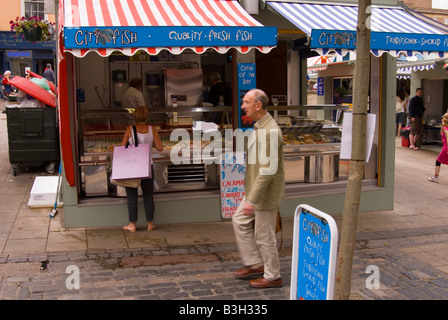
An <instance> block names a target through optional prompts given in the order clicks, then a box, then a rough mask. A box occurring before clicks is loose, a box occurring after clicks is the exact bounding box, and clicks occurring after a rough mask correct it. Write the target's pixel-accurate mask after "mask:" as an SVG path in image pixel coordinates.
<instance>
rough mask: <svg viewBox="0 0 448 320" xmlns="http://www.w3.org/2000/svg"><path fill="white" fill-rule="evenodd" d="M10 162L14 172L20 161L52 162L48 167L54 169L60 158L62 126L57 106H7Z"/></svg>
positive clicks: (24, 162)
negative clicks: (60, 128)
mask: <svg viewBox="0 0 448 320" xmlns="http://www.w3.org/2000/svg"><path fill="white" fill-rule="evenodd" d="M5 113H6V121H7V127H8V146H9V162H10V163H11V165H12V167H13V170H14V175H16V174H17V165H23V166H40V165H43V164H45V163H49V165H48V166H47V171H48V172H49V173H53V172H54V167H55V164H56V163H57V162H58V161H59V130H58V125H57V118H56V109H55V108H51V107H46V108H6V110H5Z"/></svg>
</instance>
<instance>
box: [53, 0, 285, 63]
mask: <svg viewBox="0 0 448 320" xmlns="http://www.w3.org/2000/svg"><path fill="white" fill-rule="evenodd" d="M63 16H64V21H63V22H62V23H63V25H64V46H65V52H71V53H72V54H73V55H74V56H76V57H83V56H85V55H86V54H87V53H88V52H91V51H95V52H97V53H98V54H99V55H101V56H109V55H110V54H111V53H112V52H114V51H117V50H118V51H120V52H122V53H123V54H125V55H128V56H130V55H133V54H134V53H136V52H137V51H139V50H144V51H146V52H147V53H148V54H150V55H156V54H158V53H159V52H160V51H161V50H168V51H170V52H171V53H173V54H180V53H182V52H183V51H184V50H185V49H192V50H193V51H194V52H196V53H204V52H205V51H206V50H207V49H209V48H213V49H215V50H216V51H218V52H219V53H226V52H227V51H228V50H229V49H230V48H235V49H237V50H239V51H240V52H242V53H246V52H248V51H249V50H250V49H252V48H257V49H258V50H260V51H261V52H263V53H268V52H269V51H270V50H271V49H272V48H273V47H275V46H276V45H277V27H265V26H263V25H262V24H260V23H259V22H258V21H257V20H255V19H254V18H252V17H251V16H250V15H249V14H248V13H247V12H246V11H245V10H244V9H243V8H242V7H241V6H240V5H239V3H238V1H235V0H120V1H117V0H65V1H64V14H63Z"/></svg>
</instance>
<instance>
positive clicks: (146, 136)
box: [129, 126, 154, 164]
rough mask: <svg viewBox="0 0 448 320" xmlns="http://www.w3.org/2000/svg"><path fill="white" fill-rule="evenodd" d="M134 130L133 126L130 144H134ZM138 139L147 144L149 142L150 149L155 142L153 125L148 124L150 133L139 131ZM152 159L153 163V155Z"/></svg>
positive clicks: (139, 141)
mask: <svg viewBox="0 0 448 320" xmlns="http://www.w3.org/2000/svg"><path fill="white" fill-rule="evenodd" d="M133 137H134V130H132V127H131V137H130V138H129V144H130V145H134V139H133ZM137 140H138V143H139V144H140V143H145V144H149V150H151V149H152V144H153V143H154V135H153V134H152V127H151V126H148V133H140V132H137ZM150 161H151V164H152V157H150Z"/></svg>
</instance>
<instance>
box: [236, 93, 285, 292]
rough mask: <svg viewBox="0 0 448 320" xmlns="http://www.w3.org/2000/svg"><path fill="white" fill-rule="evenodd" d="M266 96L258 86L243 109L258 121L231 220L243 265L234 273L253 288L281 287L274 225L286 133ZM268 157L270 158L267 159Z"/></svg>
mask: <svg viewBox="0 0 448 320" xmlns="http://www.w3.org/2000/svg"><path fill="white" fill-rule="evenodd" d="M268 102H269V98H268V97H267V95H266V94H265V93H264V92H263V91H262V90H259V89H252V90H250V91H249V92H247V93H246V95H245V96H244V99H243V104H242V106H241V109H242V110H244V111H245V112H246V115H247V116H248V117H250V118H251V119H252V120H254V121H256V123H255V125H254V126H255V128H254V129H255V130H254V131H253V133H252V135H251V137H250V139H249V142H248V150H247V167H246V175H245V182H244V187H245V198H244V199H243V200H242V201H241V202H240V205H239V207H238V209H237V211H236V212H235V214H234V216H233V218H232V221H233V227H234V232H235V237H236V240H237V245H238V249H239V252H240V256H241V260H242V262H243V264H244V266H245V267H244V268H243V269H241V270H237V271H235V272H234V275H235V277H236V278H238V279H251V278H255V277H257V276H262V277H260V278H257V279H253V280H251V281H250V282H249V285H250V286H251V287H254V288H270V287H281V286H282V285H283V283H282V278H281V275H280V261H279V256H278V250H277V240H276V238H275V226H276V221H277V212H278V207H279V205H280V202H281V201H282V199H283V196H284V189H285V173H284V166H283V136H282V133H281V130H280V128H279V127H278V125H277V123H276V122H275V120H274V119H273V118H272V116H271V115H270V114H269V112H267V110H266V106H267V104H268ZM266 160H268V161H266Z"/></svg>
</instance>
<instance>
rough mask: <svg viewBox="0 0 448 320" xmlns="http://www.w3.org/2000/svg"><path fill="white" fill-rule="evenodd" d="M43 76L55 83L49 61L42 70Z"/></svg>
mask: <svg viewBox="0 0 448 320" xmlns="http://www.w3.org/2000/svg"><path fill="white" fill-rule="evenodd" d="M44 78H45V79H47V80H48V81H51V82H53V83H56V77H55V76H54V71H53V69H51V63H48V64H47V67H46V68H45V70H44Z"/></svg>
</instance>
